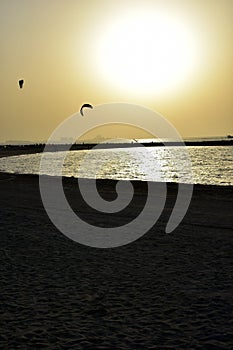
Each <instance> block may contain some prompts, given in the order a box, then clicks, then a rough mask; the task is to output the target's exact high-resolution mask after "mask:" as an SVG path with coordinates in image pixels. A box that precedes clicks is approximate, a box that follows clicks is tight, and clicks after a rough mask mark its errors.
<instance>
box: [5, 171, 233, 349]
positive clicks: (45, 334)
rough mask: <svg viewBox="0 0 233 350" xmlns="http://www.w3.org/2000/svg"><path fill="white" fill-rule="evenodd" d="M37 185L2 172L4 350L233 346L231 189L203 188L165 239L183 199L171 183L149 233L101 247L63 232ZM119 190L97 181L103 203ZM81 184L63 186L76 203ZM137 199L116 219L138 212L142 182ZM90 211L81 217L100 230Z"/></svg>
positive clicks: (142, 197) (35, 181) (137, 187)
mask: <svg viewBox="0 0 233 350" xmlns="http://www.w3.org/2000/svg"><path fill="white" fill-rule="evenodd" d="M38 183H39V181H38V176H33V175H11V174H0V193H1V196H0V213H1V214H0V237H1V246H0V258H1V263H0V270H1V293H0V298H1V302H0V308H1V318H0V330H1V332H0V348H1V349H14V350H15V349H91V350H95V349H106V350H107V349H113V350H119V349H133V350H136V349H139V350H142V349H179V350H180V349H211V350H212V349H232V348H233V314H232V311H233V254H232V252H233V230H232V222H233V199H232V198H233V187H224V186H222V187H219V186H201V185H196V186H195V187H194V195H193V198H192V202H191V205H190V207H189V209H188V212H187V214H186V216H185V218H184V219H183V221H182V223H181V224H180V226H179V227H178V228H177V229H176V230H175V231H174V232H173V233H171V234H165V233H164V231H165V226H166V222H167V219H168V217H169V214H170V213H171V211H172V207H173V205H174V201H175V198H176V193H177V185H176V184H168V196H167V202H166V206H165V209H164V211H163V213H162V215H161V217H160V219H159V220H158V222H157V223H156V225H155V226H154V227H153V228H152V229H151V230H150V231H149V232H148V233H147V234H145V235H144V236H143V237H141V238H140V239H139V240H137V241H135V242H133V243H131V244H129V245H126V246H122V247H118V248H113V249H96V248H90V247H87V246H83V245H80V244H78V243H76V242H73V241H72V240H70V239H68V238H67V237H65V236H64V235H63V234H62V233H60V232H59V231H58V230H57V228H56V227H55V226H54V225H53V224H52V223H51V222H50V220H49V218H48V216H47V214H46V212H45V209H44V208H43V205H42V202H41V198H40V194H39V186H38ZM114 185H115V182H114V181H104V180H100V181H99V185H98V187H99V190H100V192H101V193H102V195H103V197H106V198H107V197H108V196H109V195H110V194H111V193H114V190H113V189H114ZM76 187H77V183H76V180H75V179H68V180H65V181H64V188H65V191H66V194H67V197H68V198H69V200H70V203H71V205H74V203H77V202H79V199H80V198H79V195H78V193H77V191H76V190H75V188H76ZM135 196H136V199H135V202H134V204H133V206H131V208H130V209H129V210H128V211H127V212H125V214H124V213H121V215H119V216H118V217H114V218H112V220H113V222H118V223H124V222H125V220H130V218H131V217H132V218H133V217H134V216H135V213H137V212H138V210H139V209H140V206H141V204H142V203H143V202H144V200H145V196H146V189H145V187H144V186H143V184H142V183H140V182H137V183H135ZM83 205H84V204H82V205H81V208H82V209H83V210H81V211H82V215H84V219H85V220H90V221H91V222H92V223H95V224H96V225H100V226H101V225H103V217H102V218H99V217H98V215H96V214H95V213H93V212H91V210H90V209H88V208H86V207H84V206H83ZM109 220H111V219H109ZM114 220H115V221H114ZM107 221H108V220H107Z"/></svg>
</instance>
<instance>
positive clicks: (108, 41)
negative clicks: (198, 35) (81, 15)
mask: <svg viewBox="0 0 233 350" xmlns="http://www.w3.org/2000/svg"><path fill="white" fill-rule="evenodd" d="M198 53H199V51H198V48H197V45H196V41H195V40H194V34H193V32H192V31H191V29H190V28H189V27H188V25H187V23H184V22H182V21H181V20H180V19H178V18H175V17H174V18H173V17H172V16H171V15H170V16H168V15H164V14H158V13H142V12H138V13H133V14H132V13H128V14H127V15H125V16H124V17H122V16H121V17H120V18H118V19H115V20H114V21H112V22H111V23H109V24H108V26H107V27H106V28H104V31H103V34H102V35H101V36H100V38H99V40H98V43H97V47H96V55H95V64H97V67H98V71H99V73H100V74H101V76H102V77H103V78H104V79H105V80H106V81H107V82H108V83H109V84H110V85H113V86H115V87H117V88H120V89H123V90H127V91H128V92H131V93H133V94H135V93H139V94H143V95H144V94H147V95H148V94H149V95H151V94H153V95H156V94H161V93H165V92H168V91H172V90H174V89H177V88H179V86H181V85H182V84H183V83H184V81H186V80H187V79H188V78H189V77H190V75H191V74H193V73H194V71H195V67H196V65H197V63H198Z"/></svg>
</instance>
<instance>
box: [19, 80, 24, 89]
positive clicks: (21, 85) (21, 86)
mask: <svg viewBox="0 0 233 350" xmlns="http://www.w3.org/2000/svg"><path fill="white" fill-rule="evenodd" d="M23 84H24V80H23V79H20V80H19V87H20V89H22V88H23Z"/></svg>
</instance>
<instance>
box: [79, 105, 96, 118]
mask: <svg viewBox="0 0 233 350" xmlns="http://www.w3.org/2000/svg"><path fill="white" fill-rule="evenodd" d="M84 108H91V109H93V106H92V105H90V104H89V103H84V105H82V107H81V109H80V113H81V115H82V116H83V109H84Z"/></svg>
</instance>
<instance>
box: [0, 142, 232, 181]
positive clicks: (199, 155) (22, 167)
mask: <svg viewBox="0 0 233 350" xmlns="http://www.w3.org/2000/svg"><path fill="white" fill-rule="evenodd" d="M185 150H186V151H187V152H188V156H189V157H188V158H189V159H190V164H191V168H190V166H189V164H188V163H189V162H188V159H187V158H186V156H185V154H184V149H183V148H182V147H148V148H145V147H138V148H117V149H99V150H93V151H70V152H68V154H67V156H66V158H65V162H64V164H63V168H62V172H63V175H64V176H67V177H71V176H74V177H85V178H100V179H106V178H107V179H131V180H142V181H144V180H151V181H166V182H182V183H198V184H208V185H222V186H227V185H233V147H231V146H203V147H202V146H198V147H196V146H193V147H185ZM63 156H64V152H54V153H48V154H47V156H46V158H47V160H46V167H45V169H44V171H43V173H44V174H47V175H54V176H55V175H58V172H59V170H58V164H59V160H60V159H61V158H62V157H63ZM40 160H41V154H32V155H21V156H14V157H7V158H1V159H0V171H6V172H11V173H23V174H29V173H30V174H39V172H40Z"/></svg>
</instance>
